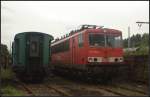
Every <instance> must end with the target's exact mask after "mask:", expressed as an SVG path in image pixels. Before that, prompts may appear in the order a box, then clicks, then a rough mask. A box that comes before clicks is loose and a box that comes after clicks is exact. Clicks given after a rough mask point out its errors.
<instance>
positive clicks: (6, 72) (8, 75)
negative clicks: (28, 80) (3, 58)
mask: <svg viewBox="0 0 150 97" xmlns="http://www.w3.org/2000/svg"><path fill="white" fill-rule="evenodd" d="M0 74H1V80H2V81H8V80H12V79H13V78H14V76H15V74H14V72H13V71H12V69H11V68H6V69H4V68H1V73H0Z"/></svg>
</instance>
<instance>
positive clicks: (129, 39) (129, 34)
mask: <svg viewBox="0 0 150 97" xmlns="http://www.w3.org/2000/svg"><path fill="white" fill-rule="evenodd" d="M128 48H130V26H129V27H128Z"/></svg>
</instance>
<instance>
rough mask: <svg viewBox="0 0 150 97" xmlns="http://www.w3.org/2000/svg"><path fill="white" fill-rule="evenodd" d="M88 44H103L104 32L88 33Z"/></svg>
mask: <svg viewBox="0 0 150 97" xmlns="http://www.w3.org/2000/svg"><path fill="white" fill-rule="evenodd" d="M89 44H90V46H105V37H104V34H89Z"/></svg>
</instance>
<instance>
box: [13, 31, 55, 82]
mask: <svg viewBox="0 0 150 97" xmlns="http://www.w3.org/2000/svg"><path fill="white" fill-rule="evenodd" d="M52 40H53V37H52V36H51V35H48V34H45V33H41V32H22V33H18V34H16V35H15V38H14V41H13V43H12V56H13V65H12V66H13V70H14V71H15V72H16V74H17V75H18V76H19V77H21V78H25V80H28V79H29V80H35V79H38V80H42V79H43V78H44V77H45V75H46V74H47V71H48V65H49V62H50V59H51V58H50V56H51V49H50V45H51V41H52Z"/></svg>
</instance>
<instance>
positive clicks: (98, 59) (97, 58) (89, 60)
mask: <svg viewBox="0 0 150 97" xmlns="http://www.w3.org/2000/svg"><path fill="white" fill-rule="evenodd" d="M88 62H102V58H101V57H88Z"/></svg>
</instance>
